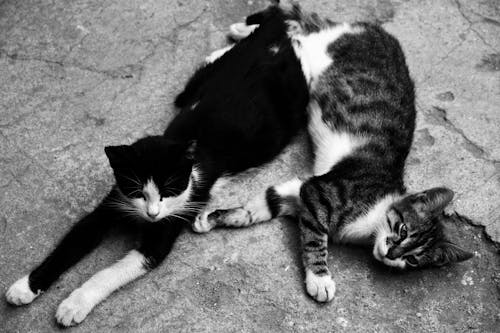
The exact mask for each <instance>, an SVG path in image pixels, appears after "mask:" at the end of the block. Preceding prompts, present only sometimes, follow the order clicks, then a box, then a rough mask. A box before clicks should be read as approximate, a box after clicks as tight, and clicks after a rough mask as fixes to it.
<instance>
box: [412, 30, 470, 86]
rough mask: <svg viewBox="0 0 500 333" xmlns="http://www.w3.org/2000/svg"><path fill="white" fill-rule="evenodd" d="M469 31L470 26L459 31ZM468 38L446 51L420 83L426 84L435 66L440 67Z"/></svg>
mask: <svg viewBox="0 0 500 333" xmlns="http://www.w3.org/2000/svg"><path fill="white" fill-rule="evenodd" d="M469 31H471V29H470V27H468V28H467V29H466V30H464V31H463V32H461V33H459V34H465V33H468V32H469ZM465 41H466V39H464V40H462V41H461V42H459V43H458V44H456V45H455V46H453V47H451V48H450V49H449V50H448V52H446V54H445V55H444V56H442V57H441V59H439V60H438V62H437V63H436V64H434V65H432V69H430V70H429V71H428V72H427V73H425V75H424V79H423V80H422V81H421V82H420V84H421V85H422V84H424V83H426V82H427V81H429V79H430V78H431V75H430V73H434V72H435V70H434V68H435V67H438V66H439V65H441V64H442V63H443V62H444V61H445V60H447V59H448V58H449V57H450V55H451V54H452V53H453V52H454V51H455V50H457V49H458V48H460V47H461V46H462V45H463V44H464V43H465Z"/></svg>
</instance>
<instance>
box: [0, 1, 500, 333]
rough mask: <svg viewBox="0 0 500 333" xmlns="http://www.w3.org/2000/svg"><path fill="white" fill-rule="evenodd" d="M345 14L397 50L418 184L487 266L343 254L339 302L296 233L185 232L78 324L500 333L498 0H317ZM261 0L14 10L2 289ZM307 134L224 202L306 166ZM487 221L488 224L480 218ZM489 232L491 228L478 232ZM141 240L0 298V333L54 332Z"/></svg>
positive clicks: (0, 176) (94, 196)
mask: <svg viewBox="0 0 500 333" xmlns="http://www.w3.org/2000/svg"><path fill="white" fill-rule="evenodd" d="M303 5H304V6H305V7H306V8H308V9H313V10H315V11H318V12H320V13H321V14H323V15H327V16H329V17H331V18H332V19H334V20H337V21H344V20H359V19H363V20H372V21H373V20H378V21H380V22H382V23H384V26H385V27H386V28H387V29H388V30H389V31H390V32H392V33H393V34H395V35H396V36H397V37H398V38H399V39H400V41H401V43H402V45H403V47H404V49H405V51H406V54H407V58H408V62H409V65H410V70H411V73H412V75H413V77H414V79H415V82H416V86H417V93H418V110H419V117H418V129H417V132H416V138H415V143H414V149H413V151H412V153H411V156H410V158H409V161H408V168H407V171H408V172H407V179H408V184H409V188H410V189H411V190H415V191H416V190H422V189H425V188H427V187H431V186H436V185H446V186H449V187H450V188H452V189H453V190H454V191H455V192H456V194H457V195H456V200H455V201H454V204H453V207H452V210H456V211H457V212H459V213H460V214H464V215H466V216H468V217H469V218H470V219H471V221H469V222H467V221H463V220H458V219H457V220H456V221H454V222H452V223H450V227H451V228H452V229H453V233H454V235H455V240H456V241H457V242H459V243H460V244H462V245H463V246H464V247H466V248H468V249H470V250H471V251H472V252H474V253H475V254H476V255H475V257H474V258H473V259H472V260H470V261H467V262H465V263H462V264H458V265H455V266H452V267H445V268H442V269H429V270H425V271H418V272H403V273H401V272H396V271H392V270H389V269H387V268H385V267H381V266H380V265H378V264H377V263H375V262H374V260H373V259H371V258H370V256H369V251H368V250H366V249H359V248H352V247H332V248H331V256H330V269H331V271H332V272H333V274H334V276H335V279H336V282H337V288H338V291H337V297H336V299H335V300H334V301H333V302H332V303H331V304H328V305H324V306H321V305H318V304H316V303H315V302H313V301H312V300H311V299H309V298H308V297H307V296H306V294H305V291H304V288H303V283H302V280H303V276H302V272H301V268H300V264H299V250H298V246H297V244H298V241H297V239H298V235H297V229H296V227H295V226H294V225H293V223H291V221H286V220H283V221H274V222H272V223H267V224H263V225H260V226H257V227H253V228H250V229H246V230H215V231H213V232H212V233H210V234H207V235H197V234H193V233H192V232H189V231H187V232H185V233H184V234H183V235H182V236H181V237H180V239H179V241H178V242H177V244H176V246H175V248H174V250H173V252H172V254H171V255H170V256H169V257H168V259H167V260H166V262H165V263H164V264H163V265H162V266H161V267H160V268H158V269H157V270H156V271H154V272H152V273H151V274H149V275H148V276H146V277H144V278H142V279H140V280H138V281H136V282H134V283H132V284H131V285H129V286H127V287H125V288H123V290H120V291H119V292H117V293H115V294H113V295H112V296H111V297H110V298H109V299H108V300H106V301H105V302H103V303H102V304H101V305H99V306H98V307H96V309H95V310H94V311H93V312H92V313H91V314H90V315H89V317H88V318H87V319H86V320H85V321H84V322H83V323H82V324H81V325H80V326H78V327H76V328H71V329H69V330H68V331H71V332H138V331H142V332H178V331H180V332H333V331H346V332H465V331H467V332H494V331H495V330H496V332H498V327H499V325H500V273H499V272H500V270H499V268H500V260H499V258H500V257H499V255H498V248H499V247H498V242H500V204H499V193H500V130H499V129H500V109H499V107H500V72H499V71H500V38H499V36H500V2H498V1H497V0H475V1H465V0H454V1H453V0H432V1H431V0H426V1H424V0H407V1H404V0H400V1H396V0H394V1H392V0H378V1H376V0H357V1H348V0H342V1H341V0H337V1H328V0H322V1H312V0H311V1H303ZM264 6H265V2H264V1H246V0H245V1H242V0H240V1H232V2H229V1H224V0H217V1H210V2H208V1H195V0H176V1H174V0H163V1H158V0H156V1H155V0H151V1H140V0H138V1H119V0H107V1H102V0H95V1H92V0H81V1H15V0H4V1H0V187H1V193H0V207H1V209H0V239H1V241H0V267H1V269H0V291H1V292H2V293H3V292H4V291H5V290H6V289H7V287H8V286H9V285H10V284H11V283H12V282H14V281H15V280H16V279H17V278H19V277H20V276H22V275H23V274H25V273H26V272H27V271H28V270H29V269H30V268H32V267H33V266H34V265H35V264H37V263H38V262H40V260H42V258H43V257H44V256H45V255H46V254H47V253H48V252H49V251H50V250H51V249H52V248H53V246H54V245H55V243H56V241H57V240H58V239H59V238H60V237H61V236H62V235H63V234H64V232H66V231H67V230H68V229H69V228H70V226H71V225H72V224H73V223H74V221H75V220H76V219H77V218H78V217H79V216H81V215H83V214H85V213H86V212H89V211H91V210H92V208H93V207H94V206H95V205H96V203H97V202H98V201H99V200H100V198H102V197H103V195H104V194H105V193H106V191H107V190H108V189H109V187H110V186H111V184H112V182H113V179H112V175H111V169H110V168H109V166H108V163H107V159H106V157H105V155H104V151H103V147H104V146H105V145H109V144H121V143H131V142H133V141H134V140H135V139H137V138H139V137H142V136H144V135H146V134H153V133H160V132H161V131H162V129H163V128H164V127H165V126H166V124H167V123H168V122H169V120H170V119H171V117H172V106H171V104H172V100H173V98H174V96H175V94H176V93H178V92H179V90H180V89H181V88H182V86H183V84H184V82H185V81H186V79H187V78H188V76H189V75H190V73H192V72H193V69H194V68H195V67H196V66H197V65H198V64H199V63H200V61H201V60H202V59H203V57H204V56H205V55H207V54H208V53H209V52H210V51H212V50H214V49H216V48H219V47H221V46H223V45H224V44H225V39H224V34H225V32H226V29H227V27H228V25H229V24H230V23H233V22H235V21H240V20H241V18H242V17H243V16H245V15H246V14H248V13H251V12H253V11H256V10H258V9H261V8H263V7H264ZM302 143H303V140H298V142H297V143H296V144H295V145H294V146H292V147H290V148H289V149H288V150H287V151H286V152H285V153H284V154H282V156H280V157H279V158H278V159H277V160H276V162H274V163H272V164H271V165H269V166H267V167H266V168H264V169H263V170H261V171H259V172H257V171H254V172H251V173H249V174H247V175H245V176H242V177H239V178H237V179H233V180H232V181H231V182H229V183H228V184H227V185H226V186H225V187H224V188H223V189H222V190H221V191H220V192H219V194H218V196H217V198H216V200H215V202H214V206H220V207H223V206H232V205H236V204H238V203H243V202H245V200H246V199H247V198H248V197H250V196H252V195H253V194H255V193H257V191H259V190H260V189H262V188H263V187H265V186H267V185H269V184H272V183H275V182H277V181H281V180H283V179H286V178H288V177H291V176H292V175H294V174H301V173H303V172H304V170H305V169H306V168H307V167H308V161H307V152H306V151H305V148H304V145H303V144H302ZM476 225H477V226H480V227H477V226H476ZM482 226H484V228H483V227H482ZM131 246H132V241H131V239H130V238H128V237H125V239H123V238H121V237H116V238H114V239H112V240H109V241H107V242H106V243H105V244H104V246H102V247H101V248H99V249H98V250H97V251H95V252H94V253H92V254H91V255H90V256H88V257H87V258H86V259H85V260H83V261H82V262H81V263H80V264H78V265H77V266H76V267H74V268H73V269H71V270H70V271H69V272H68V273H67V274H65V275H64V276H63V277H62V278H61V279H60V280H59V281H58V282H57V283H56V284H55V285H54V286H53V287H52V288H51V289H50V290H49V291H48V292H47V293H46V294H45V295H43V296H42V297H40V298H39V299H37V300H36V301H35V302H34V303H33V304H31V305H29V306H26V307H21V308H14V307H11V306H8V305H7V304H6V302H4V301H2V302H0V332H51V331H55V330H58V329H59V328H58V327H57V325H56V324H55V320H54V314H55V310H56V308H57V305H58V304H59V302H61V301H62V300H63V299H64V298H65V297H66V296H67V295H68V294H69V293H70V292H71V291H72V290H73V289H74V288H76V287H77V286H78V285H80V284H81V283H83V282H84V281H85V280H86V279H87V278H88V277H89V276H91V275H92V274H93V273H94V272H96V271H97V270H98V269H101V268H103V267H105V266H106V265H108V264H109V263H110V262H112V261H113V260H116V259H117V258H119V257H120V256H121V254H122V253H123V251H124V250H125V249H127V248H130V247H131Z"/></svg>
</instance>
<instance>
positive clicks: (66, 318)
mask: <svg viewBox="0 0 500 333" xmlns="http://www.w3.org/2000/svg"><path fill="white" fill-rule="evenodd" d="M93 307H94V303H93V302H92V301H91V300H90V299H89V297H88V296H87V295H86V294H85V292H84V291H82V290H81V289H76V290H74V291H73V292H72V293H71V294H70V295H69V297H68V298H66V299H65V300H64V301H62V302H61V304H59V307H58V308H57V312H56V320H57V322H58V323H59V324H61V325H63V326H73V325H76V324H79V323H81V322H82V321H83V320H84V319H85V317H87V315H88V314H89V312H90V311H92V308H93Z"/></svg>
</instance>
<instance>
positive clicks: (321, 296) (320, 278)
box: [306, 270, 335, 302]
mask: <svg viewBox="0 0 500 333" xmlns="http://www.w3.org/2000/svg"><path fill="white" fill-rule="evenodd" d="M306 290H307V293H308V294H309V295H310V296H311V297H312V298H314V299H315V300H316V301H318V302H330V301H331V300H332V299H333V296H334V295H335V282H334V281H333V279H332V277H331V276H330V274H326V275H316V274H314V273H313V272H312V271H311V270H307V271H306Z"/></svg>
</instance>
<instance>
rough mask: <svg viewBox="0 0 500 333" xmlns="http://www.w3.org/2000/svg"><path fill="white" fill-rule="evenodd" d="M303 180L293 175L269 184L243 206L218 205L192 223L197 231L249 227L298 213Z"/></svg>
mask: <svg viewBox="0 0 500 333" xmlns="http://www.w3.org/2000/svg"><path fill="white" fill-rule="evenodd" d="M302 182H303V181H302V180H300V179H298V178H294V179H292V180H290V181H288V182H285V183H283V184H280V185H275V186H271V187H269V188H268V189H267V190H266V191H265V192H264V193H261V194H259V195H257V196H256V197H255V198H253V199H252V200H250V201H249V202H248V203H247V204H245V205H244V206H242V207H236V208H231V209H219V210H216V211H213V212H208V211H205V212H204V213H203V214H200V216H199V218H198V219H197V220H196V221H195V224H194V226H193V229H194V231H196V232H200V233H201V232H208V231H210V230H211V229H213V228H214V227H217V226H218V227H238V228H241V227H247V226H250V225H253V224H256V223H261V222H264V221H268V220H270V219H272V218H275V217H278V216H286V215H295V211H296V208H297V206H298V203H297V200H298V198H299V193H300V187H301V185H302Z"/></svg>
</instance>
